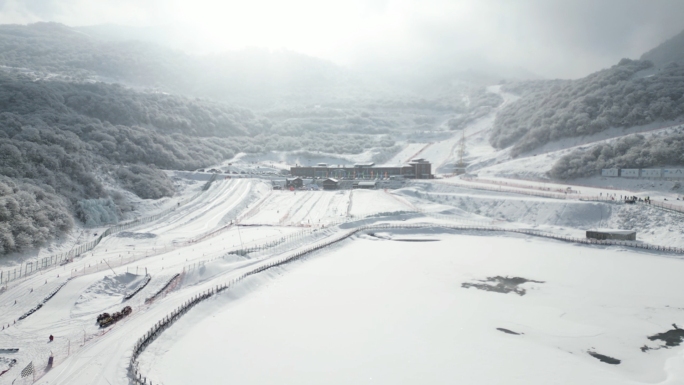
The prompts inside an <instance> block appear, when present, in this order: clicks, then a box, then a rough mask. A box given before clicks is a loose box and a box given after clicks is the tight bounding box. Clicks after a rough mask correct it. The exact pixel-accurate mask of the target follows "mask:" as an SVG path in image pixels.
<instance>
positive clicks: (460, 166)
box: [455, 128, 467, 175]
mask: <svg viewBox="0 0 684 385" xmlns="http://www.w3.org/2000/svg"><path fill="white" fill-rule="evenodd" d="M465 145H466V137H465V128H463V130H462V131H461V140H460V141H459V143H458V163H456V167H455V173H456V175H461V174H465V173H466V166H467V164H465V162H463V156H464V155H465V149H466V147H465Z"/></svg>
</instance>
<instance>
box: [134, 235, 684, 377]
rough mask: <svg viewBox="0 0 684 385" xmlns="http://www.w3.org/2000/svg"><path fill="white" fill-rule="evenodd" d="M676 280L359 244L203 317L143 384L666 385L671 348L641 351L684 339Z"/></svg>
mask: <svg viewBox="0 0 684 385" xmlns="http://www.w3.org/2000/svg"><path fill="white" fill-rule="evenodd" d="M419 241H422V242H419ZM683 271H684V262H683V261H681V260H678V259H672V258H665V257H661V256H658V255H655V254H642V253H638V252H635V251H631V250H630V251H627V250H619V249H600V248H589V247H583V246H577V245H572V244H565V243H558V242H552V241H547V240H543V239H529V238H522V237H509V236H499V237H496V236H491V235H487V236H479V235H473V234H470V235H469V234H454V233H444V232H434V233H433V232H422V233H396V232H395V233H376V234H374V235H359V236H357V237H355V238H353V239H352V240H350V241H345V242H344V243H342V244H340V245H337V246H334V247H331V248H329V249H328V250H325V251H322V252H318V253H317V254H315V255H314V256H312V257H309V258H307V259H305V260H303V261H300V262H295V263H292V264H290V265H287V266H286V267H285V268H281V269H274V270H272V271H268V272H266V273H262V274H259V275H258V276H256V277H253V278H250V279H248V280H247V281H245V282H244V283H242V284H241V286H238V287H237V288H234V289H231V290H230V291H229V293H226V294H222V295H220V296H219V297H218V298H215V299H211V300H208V301H205V302H203V303H201V304H200V305H198V306H197V307H195V308H194V309H193V310H191V311H190V313H188V314H187V315H186V316H185V317H183V318H182V319H181V320H179V321H178V322H177V323H176V324H175V325H174V326H173V327H172V328H170V329H169V330H167V331H165V332H164V333H163V334H162V336H161V337H160V338H159V339H158V340H157V341H156V342H155V343H154V344H152V345H151V346H150V347H149V348H148V349H147V350H146V351H145V353H144V354H143V355H142V356H141V359H140V361H141V368H142V369H144V371H145V372H146V373H148V374H149V378H150V379H152V380H153V382H154V383H155V384H156V383H157V382H159V381H161V382H163V383H164V384H165V385H175V384H179V385H180V384H190V383H201V384H226V383H239V384H454V383H461V384H504V383H505V384H602V385H606V384H635V383H664V384H665V383H668V384H669V383H671V384H675V383H680V381H683V380H684V374H682V373H675V372H673V371H672V369H670V368H671V367H672V366H673V365H672V364H674V363H675V362H677V363H678V365H676V366H679V367H682V365H681V363H682V361H684V359H683V355H682V348H681V347H670V348H662V347H663V346H664V345H665V342H664V341H661V340H657V339H655V340H650V339H648V338H647V337H648V336H654V335H657V334H658V333H664V332H667V331H671V333H670V335H676V334H677V333H678V332H677V331H676V329H674V327H673V326H672V324H673V323H678V325H679V326H681V327H684V294H682V293H684V280H682V278H681V277H682V272H683ZM496 277H499V278H496ZM513 278H521V280H516V279H513ZM488 279H489V280H488ZM524 280H530V281H529V282H524V283H521V282H522V281H524ZM532 281H535V282H532ZM464 284H465V285H464ZM464 286H467V287H464ZM468 286H469V287H468ZM499 291H510V292H508V293H502V292H499ZM642 348H646V350H645V351H642ZM590 353H593V354H594V356H592V355H590ZM597 357H599V358H603V359H604V360H607V361H609V363H606V362H602V361H601V360H599V359H598V358H597ZM611 358H612V359H614V360H610V359H611ZM618 360H619V364H616V363H617V361H618Z"/></svg>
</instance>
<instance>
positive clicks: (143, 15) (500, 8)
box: [0, 0, 684, 78]
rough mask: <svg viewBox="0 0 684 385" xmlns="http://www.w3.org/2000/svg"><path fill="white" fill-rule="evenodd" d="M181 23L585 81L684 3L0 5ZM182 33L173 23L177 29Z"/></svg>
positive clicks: (197, 40)
mask: <svg viewBox="0 0 684 385" xmlns="http://www.w3.org/2000/svg"><path fill="white" fill-rule="evenodd" d="M36 21H56V22H61V23H65V24H67V25H72V26H85V25H95V24H103V23H110V24H119V25H130V26H137V27H146V26H153V27H159V26H162V27H166V28H169V26H182V28H178V29H177V30H176V31H174V32H175V37H176V38H177V37H178V36H179V35H186V38H185V39H183V40H182V45H181V44H180V43H179V44H177V46H182V47H184V48H188V47H193V49H195V50H198V51H202V52H207V51H221V50H227V49H238V48H242V47H246V46H248V47H267V48H273V49H280V48H284V49H288V50H292V51H296V52H301V53H304V54H308V55H312V56H316V57H320V58H324V59H328V60H332V61H334V62H336V63H338V64H342V65H347V66H350V67H362V68H376V69H377V68H395V69H396V68H401V69H404V70H416V71H418V70H424V71H430V70H434V69H435V68H440V69H447V68H448V69H451V68H453V69H454V70H464V69H468V68H472V69H481V68H500V67H513V68H524V69H526V70H529V71H531V72H533V73H536V74H539V75H541V76H544V77H549V78H555V77H560V78H577V77H581V76H584V75H587V74H589V73H591V72H594V71H596V70H599V69H601V68H606V67H609V66H611V65H613V64H615V63H617V61H618V60H619V59H620V58H623V57H629V58H638V57H639V56H640V55H641V54H642V53H643V52H645V51H647V50H649V49H650V48H652V47H654V46H656V45H658V44H660V43H661V42H662V41H664V40H666V39H667V38H669V37H671V36H673V35H676V34H677V33H679V32H680V31H681V30H683V29H684V0H342V1H326V0H239V1H234V0H222V1H216V0H0V23H22V24H23V23H30V22H36ZM174 28H175V27H174Z"/></svg>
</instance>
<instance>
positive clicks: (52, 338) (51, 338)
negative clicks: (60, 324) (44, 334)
mask: <svg viewBox="0 0 684 385" xmlns="http://www.w3.org/2000/svg"><path fill="white" fill-rule="evenodd" d="M54 339H55V337H53V336H52V334H50V342H52V341H54Z"/></svg>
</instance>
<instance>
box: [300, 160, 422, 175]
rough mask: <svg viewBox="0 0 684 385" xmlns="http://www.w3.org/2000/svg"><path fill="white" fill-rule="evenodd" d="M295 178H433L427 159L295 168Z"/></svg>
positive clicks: (324, 164) (323, 164)
mask: <svg viewBox="0 0 684 385" xmlns="http://www.w3.org/2000/svg"><path fill="white" fill-rule="evenodd" d="M290 174H291V175H292V176H293V177H303V178H336V179H393V178H396V177H402V178H412V179H430V178H432V165H431V164H430V162H429V161H427V160H425V159H412V160H411V161H410V162H408V163H407V164H404V165H399V166H376V165H375V163H357V164H355V165H353V166H346V165H328V164H326V163H319V164H317V165H316V166H295V167H292V168H291V169H290Z"/></svg>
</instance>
